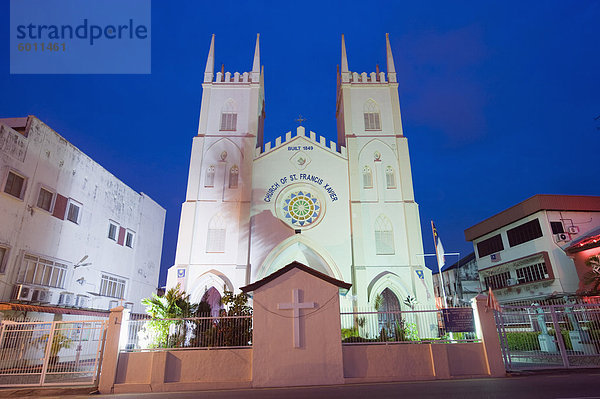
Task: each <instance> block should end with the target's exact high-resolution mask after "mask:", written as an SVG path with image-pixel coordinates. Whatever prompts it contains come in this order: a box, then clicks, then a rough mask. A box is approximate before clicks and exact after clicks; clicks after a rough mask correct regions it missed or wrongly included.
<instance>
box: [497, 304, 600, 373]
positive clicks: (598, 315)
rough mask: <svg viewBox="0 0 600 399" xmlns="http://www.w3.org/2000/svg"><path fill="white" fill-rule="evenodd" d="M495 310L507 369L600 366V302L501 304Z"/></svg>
mask: <svg viewBox="0 0 600 399" xmlns="http://www.w3.org/2000/svg"><path fill="white" fill-rule="evenodd" d="M494 313H495V318H496V325H497V327H498V333H499V338H500V344H501V347H502V356H503V358H504V364H505V366H506V369H507V370H509V371H518V370H533V369H547V368H578V367H600V305H598V304H582V303H579V304H577V303H572V304H562V305H546V306H542V305H528V306H502V312H494Z"/></svg>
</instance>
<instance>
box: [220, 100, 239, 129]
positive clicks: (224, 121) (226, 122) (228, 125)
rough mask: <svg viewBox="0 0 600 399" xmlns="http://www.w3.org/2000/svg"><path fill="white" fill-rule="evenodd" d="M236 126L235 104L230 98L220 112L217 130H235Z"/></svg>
mask: <svg viewBox="0 0 600 399" xmlns="http://www.w3.org/2000/svg"><path fill="white" fill-rule="evenodd" d="M236 125H237V113H236V111H235V102H234V101H233V100H232V99H231V98H230V99H229V100H227V102H226V103H225V105H224V106H223V109H222V110H221V128H220V129H219V130H230V131H232V130H235V129H236Z"/></svg>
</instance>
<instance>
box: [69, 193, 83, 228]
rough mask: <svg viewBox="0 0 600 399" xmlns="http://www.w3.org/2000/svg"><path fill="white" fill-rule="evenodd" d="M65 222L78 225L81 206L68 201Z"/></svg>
mask: <svg viewBox="0 0 600 399" xmlns="http://www.w3.org/2000/svg"><path fill="white" fill-rule="evenodd" d="M67 209H68V211H67V220H69V221H71V222H73V223H75V224H79V218H80V216H81V215H80V213H81V204H79V203H77V202H75V201H73V200H72V199H69V206H68V207H67Z"/></svg>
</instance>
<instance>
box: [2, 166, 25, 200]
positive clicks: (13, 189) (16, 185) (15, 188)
mask: <svg viewBox="0 0 600 399" xmlns="http://www.w3.org/2000/svg"><path fill="white" fill-rule="evenodd" d="M24 188H25V177H23V176H21V175H18V174H17V173H15V172H13V171H12V170H11V171H9V172H8V176H7V178H6V184H5V185H4V192H5V193H7V194H10V195H12V196H13V197H16V198H19V199H22V198H23V191H24Z"/></svg>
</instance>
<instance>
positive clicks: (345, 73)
mask: <svg viewBox="0 0 600 399" xmlns="http://www.w3.org/2000/svg"><path fill="white" fill-rule="evenodd" d="M341 73H342V82H349V81H350V71H349V70H348V57H347V56H346V41H345V40H344V34H343V33H342V70H341Z"/></svg>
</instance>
